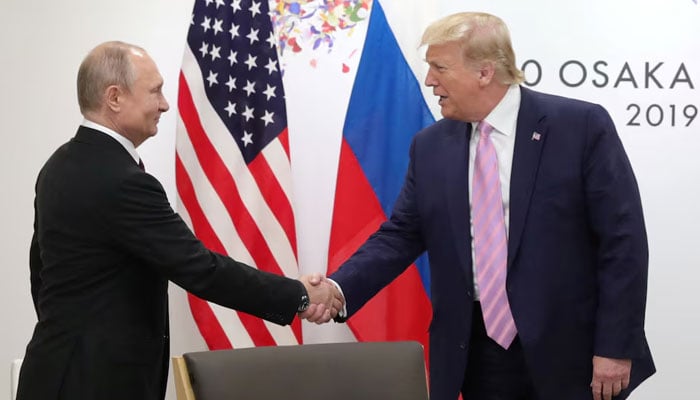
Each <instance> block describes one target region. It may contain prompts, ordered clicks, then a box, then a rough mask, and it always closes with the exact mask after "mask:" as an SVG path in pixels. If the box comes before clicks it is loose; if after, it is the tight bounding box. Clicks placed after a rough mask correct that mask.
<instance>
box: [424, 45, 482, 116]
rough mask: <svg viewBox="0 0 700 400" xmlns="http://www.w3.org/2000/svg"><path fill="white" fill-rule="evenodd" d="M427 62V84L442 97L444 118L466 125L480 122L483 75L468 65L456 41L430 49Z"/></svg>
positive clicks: (441, 109) (427, 52)
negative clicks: (463, 122) (481, 77)
mask: <svg viewBox="0 0 700 400" xmlns="http://www.w3.org/2000/svg"><path fill="white" fill-rule="evenodd" d="M425 59H426V61H427V63H428V65H429V67H430V68H429V70H428V74H427V75H426V77H425V85H426V86H429V87H432V88H433V94H434V95H436V96H439V99H440V100H439V102H438V104H439V105H440V111H441V113H442V116H443V117H445V118H449V119H454V120H458V121H465V122H475V121H479V120H480V118H481V116H482V115H483V114H482V110H480V108H481V107H482V105H480V104H479V103H480V100H479V95H480V89H481V81H480V76H481V72H480V71H479V69H478V68H476V67H475V66H470V65H467V64H466V63H465V61H464V58H463V57H462V48H461V47H460V46H459V44H458V43H457V42H447V43H444V44H435V45H431V46H428V50H427V51H426V53H425Z"/></svg>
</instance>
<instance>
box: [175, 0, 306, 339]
mask: <svg viewBox="0 0 700 400" xmlns="http://www.w3.org/2000/svg"><path fill="white" fill-rule="evenodd" d="M178 111H179V120H178V128H177V154H176V182H177V191H178V197H179V201H180V207H179V211H180V213H181V215H183V217H184V218H185V219H186V220H188V221H189V222H190V224H191V225H190V226H191V228H192V229H193V231H194V232H195V234H196V235H197V237H199V238H200V239H201V240H202V241H203V242H204V243H205V245H206V246H207V247H208V248H210V249H211V250H214V251H217V252H220V253H222V254H228V255H230V256H231V257H233V258H235V259H236V260H239V261H243V262H246V263H248V264H250V265H252V266H256V267H257V268H259V269H265V270H267V271H269V272H274V273H277V274H282V275H286V276H289V277H297V276H298V267H297V257H296V253H297V249H296V233H295V226H294V215H293V212H292V206H291V197H292V196H291V175H290V160H289V140H288V130H287V116H286V110H285V102H284V90H283V87H282V78H281V73H280V68H279V62H278V57H277V50H276V40H275V36H274V34H273V30H272V23H271V20H270V13H269V9H268V3H267V1H250V0H234V1H223V0H196V1H195V5H194V11H193V13H192V20H191V25H190V28H189V32H188V34H187V45H186V46H185V54H184V57H183V62H182V70H181V74H180V81H179V93H178ZM189 302H190V307H191V309H192V313H193V316H194V319H195V321H196V323H197V326H198V327H199V330H200V332H201V333H202V336H203V337H204V339H205V341H206V343H207V345H208V346H209V348H210V349H223V348H231V347H234V348H238V347H251V346H264V345H280V344H296V343H301V342H302V340H301V327H300V324H299V322H298V321H295V323H294V324H292V326H291V327H281V326H278V325H275V324H271V323H267V322H265V321H262V320H260V319H258V318H254V317H252V316H250V315H247V314H245V313H241V312H234V311H231V310H227V309H224V308H222V307H219V306H217V305H215V304H213V303H208V302H205V301H203V300H201V299H199V298H197V297H195V296H193V295H191V294H190V295H189Z"/></svg>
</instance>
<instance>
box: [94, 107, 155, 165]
mask: <svg viewBox="0 0 700 400" xmlns="http://www.w3.org/2000/svg"><path fill="white" fill-rule="evenodd" d="M80 125H82V126H84V127H86V128H91V129H94V130H96V131H100V132H102V133H104V134H105V135H109V136H111V137H112V138H114V140H116V141H117V142H119V143H120V144H121V145H122V146H123V147H124V148H125V149H126V151H127V152H128V153H129V154H130V155H131V157H132V158H133V159H134V161H136V164H138V163H139V160H141V157H139V153H137V152H136V147H134V144H133V143H131V140H129V139H127V138H125V137H124V136H122V135H120V134H118V133H117V132H115V131H113V130H111V129H109V128H107V127H106V126H103V125H100V124H98V123H96V122H92V121H90V120H88V119H86V118H84V119H83V122H82V123H81V124H80Z"/></svg>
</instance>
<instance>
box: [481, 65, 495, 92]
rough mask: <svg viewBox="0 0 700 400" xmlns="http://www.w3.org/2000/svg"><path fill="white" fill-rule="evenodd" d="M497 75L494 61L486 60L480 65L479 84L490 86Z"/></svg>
mask: <svg viewBox="0 0 700 400" xmlns="http://www.w3.org/2000/svg"><path fill="white" fill-rule="evenodd" d="M495 76H496V64H494V63H493V62H492V61H484V62H482V63H481V66H480V67H479V85H481V86H482V87H483V86H488V85H489V84H490V83H491V82H492V81H493V79H494V77H495Z"/></svg>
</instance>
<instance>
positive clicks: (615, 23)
mask: <svg viewBox="0 0 700 400" xmlns="http://www.w3.org/2000/svg"><path fill="white" fill-rule="evenodd" d="M192 3H193V1H192V0H122V1H119V2H107V1H95V0H70V1H67V2H49V1H44V2H28V1H25V0H0V68H1V69H0V89H2V92H1V94H0V121H1V123H0V126H1V128H0V135H2V136H0V140H1V141H2V143H3V144H4V147H3V148H4V150H3V151H2V154H3V157H0V183H1V184H2V187H3V195H2V196H1V198H0V202H1V203H0V213H1V214H0V220H2V221H4V224H3V228H2V229H1V230H0V238H1V240H0V254H2V268H3V273H4V278H5V279H3V280H2V281H0V293H2V299H3V301H2V302H0V320H1V321H2V323H0V371H2V369H3V368H4V367H2V365H5V366H7V369H6V371H7V373H2V372H0V398H2V396H3V393H9V384H10V383H9V365H10V362H11V360H12V359H14V358H19V357H21V356H22V355H23V353H24V347H25V346H26V343H27V341H28V339H29V337H30V336H31V331H32V328H33V325H34V323H35V319H36V317H35V314H34V310H33V307H32V302H31V297H30V294H29V272H28V247H29V241H30V238H31V225H32V217H33V208H32V200H33V185H34V180H35V177H36V174H37V172H38V170H39V168H40V167H41V165H42V164H43V162H44V161H45V160H46V158H47V157H48V156H49V155H50V154H51V152H52V151H53V150H54V149H55V148H56V147H57V146H58V145H60V144H61V143H63V142H65V141H66V140H67V139H68V138H70V137H71V136H72V135H73V134H74V132H75V129H76V126H77V124H78V123H79V122H80V120H81V117H80V114H79V112H78V107H77V104H76V100H75V74H76V71H77V66H78V64H79V63H80V61H81V60H82V58H83V57H84V55H85V54H86V53H87V51H89V49H91V48H92V47H94V46H95V45H96V44H97V43H100V42H102V41H105V40H112V39H119V40H124V41H127V42H133V43H136V44H139V45H142V46H143V47H145V48H146V49H147V50H149V52H150V53H151V55H152V56H153V58H154V59H155V61H156V63H157V64H158V65H159V67H160V70H161V73H162V74H163V77H164V79H165V82H166V84H165V89H164V90H165V95H166V97H167V98H168V99H169V101H170V103H171V107H172V108H171V111H170V112H169V113H167V114H165V115H164V116H163V118H161V123H160V132H159V134H158V136H156V137H155V138H153V139H151V140H149V141H148V142H146V143H145V144H144V145H143V146H141V147H140V148H139V152H140V153H141V155H142V156H143V158H144V159H145V161H146V164H147V166H148V170H149V171H150V172H151V173H152V174H153V175H155V176H156V177H158V178H159V179H160V181H161V182H162V183H163V185H164V187H165V188H166V191H167V192H168V196H169V198H170V200H171V203H173V204H175V199H176V194H175V184H174V168H173V165H174V138H175V121H176V110H175V105H176V98H177V87H176V84H177V76H178V72H179V67H180V62H181V58H182V50H183V47H184V42H185V35H186V33H187V29H188V24H189V21H190V12H191V9H192ZM227 3H228V0H227ZM382 4H383V6H384V9H385V11H386V13H387V18H388V19H389V22H390V24H391V25H392V27H393V29H394V31H395V32H396V35H397V37H398V40H399V43H400V44H401V46H402V48H403V51H404V53H405V56H406V58H407V59H408V60H409V63H411V65H412V67H413V68H414V70H415V71H416V74H417V76H418V79H419V80H421V81H422V79H423V77H424V66H423V65H422V64H421V60H422V53H421V52H419V51H418V50H417V48H416V46H417V41H418V38H419V36H420V33H421V32H422V30H423V28H424V26H425V25H424V23H416V21H424V22H426V23H427V22H429V21H431V20H433V19H434V18H436V17H439V16H442V15H445V14H448V13H452V12H456V11H461V10H483V11H487V12H492V13H494V14H497V15H499V16H501V17H502V18H503V19H504V20H505V21H506V23H507V24H508V25H509V26H510V29H511V33H512V35H513V41H514V45H515V50H516V54H517V56H518V62H519V63H520V64H524V63H526V62H527V64H526V68H525V70H526V76H527V81H528V83H530V84H533V87H534V88H535V89H537V90H543V91H549V92H553V93H558V94H562V95H567V96H572V97H578V98H582V99H585V100H589V101H594V102H598V103H601V104H603V105H604V106H605V107H606V108H607V109H608V110H609V111H610V113H611V114H612V116H613V119H614V120H615V122H616V124H617V126H618V129H619V131H620V134H621V136H622V139H623V141H624V143H625V146H626V148H627V150H628V154H629V156H630V159H631V161H632V164H633V166H634V168H635V171H636V173H637V178H638V180H639V185H640V189H641V192H642V200H643V203H644V207H645V212H646V217H647V229H648V233H649V241H650V253H651V254H650V256H651V260H650V271H649V301H648V305H647V333H648V336H649V341H650V345H651V348H652V352H653V354H654V356H655V358H656V361H657V367H658V369H659V372H658V373H657V375H655V376H653V377H652V378H651V379H650V380H649V381H648V382H647V383H645V384H643V385H642V386H641V388H640V389H639V390H638V391H637V392H636V393H635V395H634V396H633V398H635V399H642V400H643V399H649V400H650V399H658V398H675V399H681V400H683V399H688V400H690V399H696V398H698V394H697V392H696V393H693V391H692V388H694V386H695V385H694V383H695V380H696V379H697V375H698V373H700V367H699V366H698V360H700V345H698V344H697V341H696V336H697V335H696V334H695V332H697V331H698V330H699V329H700V307H699V305H700V300H698V299H697V297H695V296H693V295H692V294H693V291H694V290H697V288H698V287H700V272H698V271H697V270H696V267H697V266H700V255H698V253H697V252H696V251H693V250H695V249H694V244H695V242H696V239H695V235H694V232H693V228H694V227H695V226H696V225H697V224H698V222H700V211H698V209H697V208H696V207H693V206H695V205H696V204H698V203H700V189H699V188H698V187H699V185H698V183H697V182H699V181H700V161H698V157H697V154H696V153H697V149H699V148H700V115H697V114H700V112H699V111H698V108H700V96H698V88H697V86H698V85H700V52H698V50H697V49H698V47H697V38H698V37H700V35H699V34H700V5H698V4H696V3H695V1H693V0H672V1H669V0H641V1H640V0H637V1H635V0H618V1H614V2H610V1H605V0H591V1H588V2H559V1H548V0H532V1H529V2H522V1H517V0H510V1H507V0H503V1H498V2H493V1H467V0H461V1H454V0H434V1H422V0H410V1H409V0H393V1H389V0H385V1H382ZM417 16H421V17H422V18H421V19H417ZM358 31H361V29H358ZM357 35H362V32H357ZM358 59H359V57H357V56H356V57H355V59H353V61H354V62H355V63H356V62H357V61H359V60H358ZM286 61H287V63H288V68H289V69H288V71H287V74H286V75H285V85H286V86H287V84H288V83H289V85H288V86H289V87H288V89H287V99H288V103H289V105H288V107H289V123H290V140H291V149H292V163H293V176H294V185H295V197H294V199H293V202H294V207H295V211H296V214H297V215H296V218H297V229H298V241H299V260H300V265H301V268H302V269H303V270H306V271H310V270H317V269H322V268H324V266H325V264H326V254H327V242H328V232H329V229H330V215H331V206H332V197H333V190H334V179H335V169H336V163H337V154H338V148H337V146H338V143H339V141H340V133H341V132H340V127H342V123H343V118H344V114H343V113H342V112H341V113H319V112H318V109H316V108H312V107H304V108H303V109H302V108H301V107H298V108H297V107H295V106H294V105H293V104H294V100H295V99H296V100H298V99H300V98H301V97H302V96H307V98H306V99H305V100H306V101H309V102H315V104H322V103H323V96H324V93H326V94H327V93H329V92H330V91H331V90H332V89H328V86H327V85H330V84H331V82H333V81H332V80H331V79H333V78H332V77H331V76H330V74H328V75H324V73H323V66H322V67H319V68H318V71H316V72H317V74H316V75H314V81H315V82H316V83H315V84H313V85H311V86H307V87H306V89H305V92H306V93H305V94H304V93H303V92H304V90H302V89H300V88H299V86H296V87H295V86H294V85H295V84H294V83H292V82H291V81H292V79H291V78H292V77H295V78H300V77H305V78H304V79H308V76H309V75H308V74H305V72H304V71H305V70H304V69H303V68H302V67H299V61H298V60H295V59H294V58H288V59H287V58H286ZM301 80H303V79H299V80H298V81H301ZM325 80H328V82H325ZM348 82H350V83H351V79H350V80H347V79H346V80H344V81H338V82H335V83H334V84H335V87H334V89H335V92H334V93H341V96H342V93H345V94H344V95H345V96H347V95H349V90H350V83H348ZM535 83H536V84H535ZM426 98H427V99H428V102H429V104H430V105H431V107H433V110H434V112H435V113H436V115H438V114H437V109H436V108H435V101H434V100H433V99H432V97H431V96H430V91H426ZM309 110H313V112H315V113H316V115H310V114H309V112H310V111H309ZM304 113H306V114H304ZM307 114H309V115H308V118H314V119H315V120H316V122H318V123H323V124H327V126H331V127H334V128H333V129H331V130H330V131H327V132H332V133H331V134H328V133H327V132H323V133H319V132H318V129H317V130H313V129H302V128H303V127H304V123H305V122H304V121H305V120H306V119H307ZM319 115H323V116H324V117H322V118H320V117H319ZM693 115H697V117H696V118H692V116H693ZM307 123H308V122H307ZM295 127H299V129H296V130H295ZM378 134H379V133H378ZM320 154H323V156H319V155H320ZM170 293H171V307H170V309H171V329H172V335H171V338H172V349H171V350H172V353H173V354H180V353H182V352H185V351H193V350H203V349H204V348H205V346H204V343H203V341H202V339H201V338H200V337H199V334H198V332H197V330H196V327H195V325H194V322H193V321H192V318H191V316H190V313H189V309H188V308H187V305H186V300H185V295H184V292H182V290H180V289H179V288H177V287H172V288H171V291H170ZM304 328H305V337H306V338H307V341H329V340H345V339H347V337H346V336H344V333H343V328H342V327H339V326H335V327H334V326H324V327H322V328H317V327H315V326H305V327H304ZM170 389H171V390H169V394H168V397H169V399H174V391H173V390H172V387H171V388H170Z"/></svg>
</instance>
